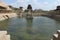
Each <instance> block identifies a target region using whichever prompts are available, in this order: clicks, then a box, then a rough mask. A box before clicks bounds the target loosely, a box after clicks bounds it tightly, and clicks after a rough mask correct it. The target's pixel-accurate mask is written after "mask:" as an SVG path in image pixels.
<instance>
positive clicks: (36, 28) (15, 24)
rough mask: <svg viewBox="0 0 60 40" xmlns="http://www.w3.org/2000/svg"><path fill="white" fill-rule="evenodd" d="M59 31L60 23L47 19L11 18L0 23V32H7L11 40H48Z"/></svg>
mask: <svg viewBox="0 0 60 40" xmlns="http://www.w3.org/2000/svg"><path fill="white" fill-rule="evenodd" d="M58 29H60V22H59V21H56V20H53V19H50V18H48V17H42V16H40V17H34V19H33V20H32V19H29V20H28V19H25V18H17V17H16V18H12V19H9V20H4V21H1V22H0V30H7V31H8V33H9V34H10V35H11V40H50V39H51V38H52V35H53V34H54V33H56V31H57V30H58Z"/></svg>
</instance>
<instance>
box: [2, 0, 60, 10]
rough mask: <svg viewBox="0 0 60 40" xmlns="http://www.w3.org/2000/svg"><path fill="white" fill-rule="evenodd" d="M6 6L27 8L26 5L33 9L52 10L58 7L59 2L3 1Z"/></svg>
mask: <svg viewBox="0 0 60 40" xmlns="http://www.w3.org/2000/svg"><path fill="white" fill-rule="evenodd" d="M3 1H4V2H5V3H7V4H8V5H12V6H13V7H17V8H18V7H21V6H22V7H24V9H26V8H27V6H28V4H31V5H32V8H33V9H43V10H53V9H56V6H57V5H60V0H3Z"/></svg>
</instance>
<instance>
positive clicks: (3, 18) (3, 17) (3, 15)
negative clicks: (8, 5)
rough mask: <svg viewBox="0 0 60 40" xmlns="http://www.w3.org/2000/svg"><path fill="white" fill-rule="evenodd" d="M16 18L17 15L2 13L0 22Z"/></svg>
mask: <svg viewBox="0 0 60 40" xmlns="http://www.w3.org/2000/svg"><path fill="white" fill-rule="evenodd" d="M16 16H17V14H16V13H0V21H2V20H5V19H9V18H13V17H16Z"/></svg>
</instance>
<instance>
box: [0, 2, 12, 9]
mask: <svg viewBox="0 0 60 40" xmlns="http://www.w3.org/2000/svg"><path fill="white" fill-rule="evenodd" d="M1 8H3V9H6V10H12V9H11V8H9V6H8V5H7V4H6V3H3V2H0V9H1Z"/></svg>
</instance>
